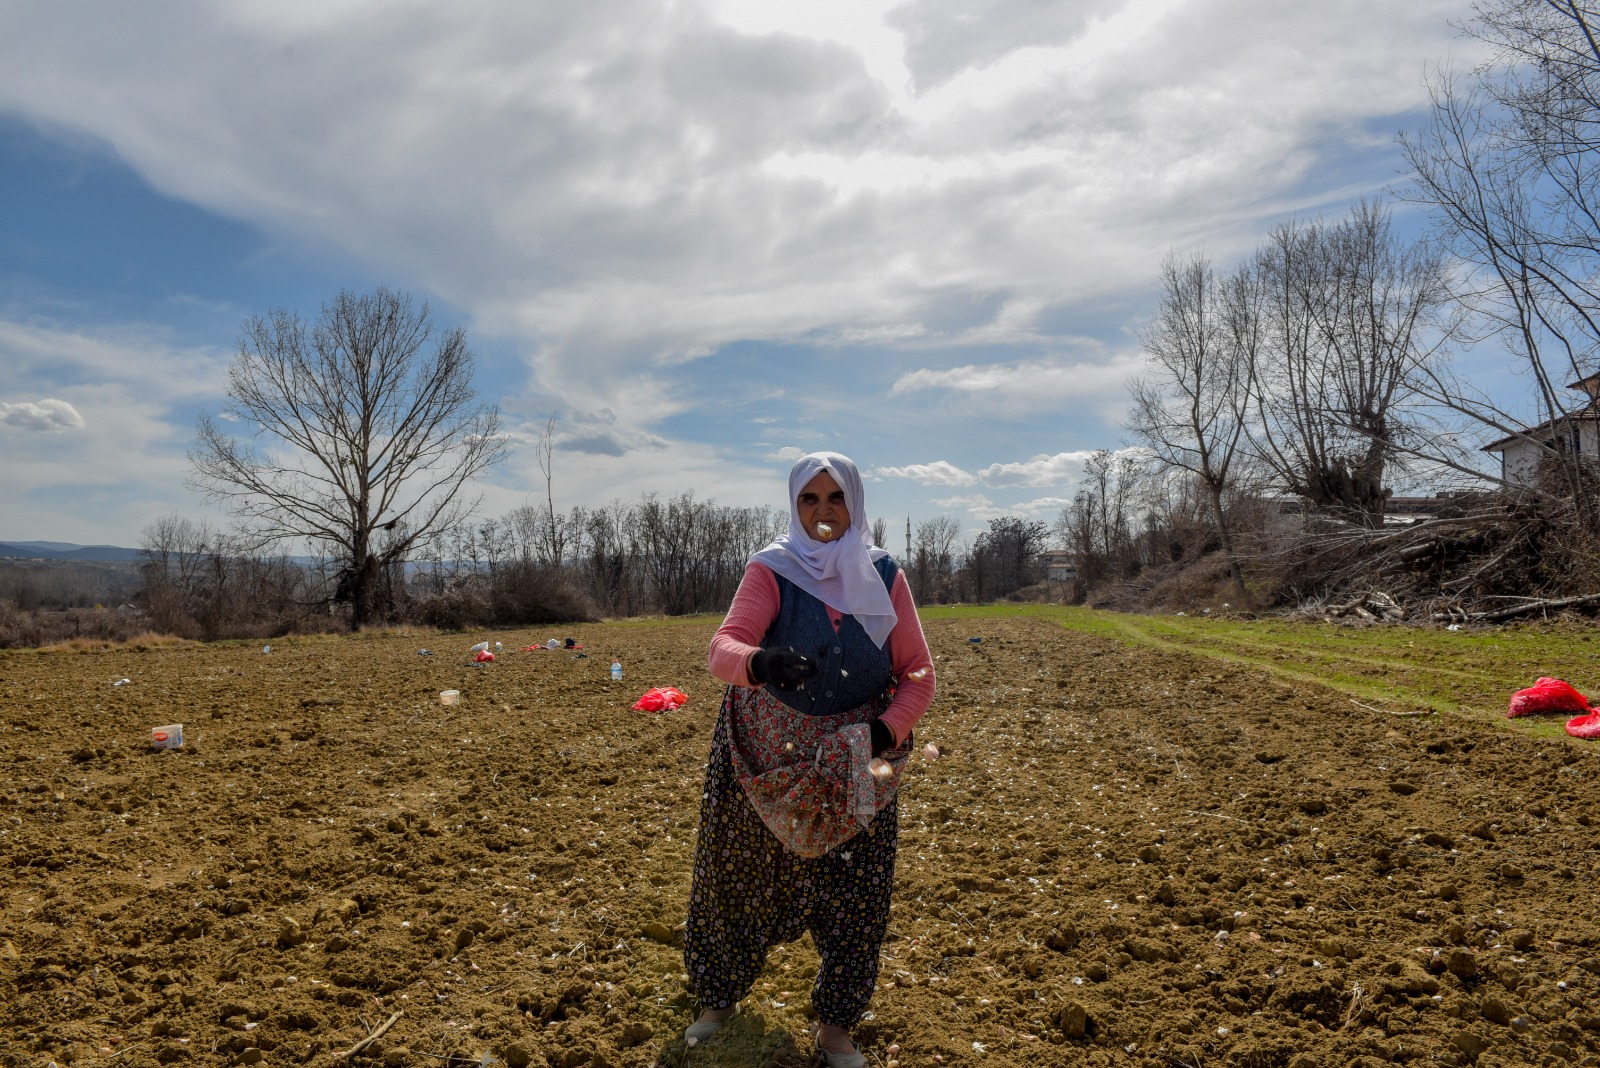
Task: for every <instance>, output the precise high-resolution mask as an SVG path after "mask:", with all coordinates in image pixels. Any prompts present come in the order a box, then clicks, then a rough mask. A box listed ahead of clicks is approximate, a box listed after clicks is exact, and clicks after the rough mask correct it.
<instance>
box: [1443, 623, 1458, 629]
mask: <svg viewBox="0 0 1600 1068" xmlns="http://www.w3.org/2000/svg"><path fill="white" fill-rule="evenodd" d="M1444 629H1445V630H1460V629H1461V624H1460V623H1452V624H1450V625H1449V626H1448V627H1446V628H1444Z"/></svg>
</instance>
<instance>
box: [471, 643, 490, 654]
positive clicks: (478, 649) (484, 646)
mask: <svg viewBox="0 0 1600 1068" xmlns="http://www.w3.org/2000/svg"><path fill="white" fill-rule="evenodd" d="M488 651H489V643H488V642H479V643H478V644H477V645H474V646H473V647H472V648H471V649H468V650H467V652H469V653H486V652H488Z"/></svg>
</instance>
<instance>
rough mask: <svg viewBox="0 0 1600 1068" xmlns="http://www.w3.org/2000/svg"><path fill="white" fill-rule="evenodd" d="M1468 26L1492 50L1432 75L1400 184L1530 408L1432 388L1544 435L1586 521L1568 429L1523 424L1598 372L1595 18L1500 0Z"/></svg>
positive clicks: (1549, 3)
mask: <svg viewBox="0 0 1600 1068" xmlns="http://www.w3.org/2000/svg"><path fill="white" fill-rule="evenodd" d="M1466 29H1467V31H1468V32H1469V33H1471V34H1473V35H1474V36H1476V37H1478V38H1479V39H1481V40H1482V41H1484V42H1486V43H1487V44H1489V45H1490V46H1491V48H1492V49H1493V57H1492V58H1491V59H1490V60H1489V61H1488V62H1487V63H1485V64H1484V65H1482V66H1481V67H1479V68H1478V69H1477V70H1475V71H1473V72H1472V75H1471V77H1470V78H1468V79H1460V78H1457V77H1454V76H1451V75H1448V74H1445V75H1440V76H1439V77H1437V78H1435V79H1434V81H1433V84H1432V85H1431V86H1430V88H1431V91H1432V99H1433V114H1432V122H1431V123H1430V124H1429V125H1428V126H1427V127H1426V128H1424V129H1423V130H1422V131H1420V132H1418V133H1415V134H1411V135H1407V136H1405V137H1403V138H1402V143H1403V145H1404V147H1405V152H1406V158H1407V161H1408V162H1409V163H1410V165H1411V167H1412V169H1413V171H1414V174H1415V181H1414V185H1413V187H1412V189H1411V191H1410V192H1409V193H1408V195H1409V196H1410V197H1411V198H1412V199H1414V200H1416V201H1418V202H1421V203H1423V204H1425V205H1427V206H1428V207H1430V208H1431V209H1433V212H1434V218H1435V221H1436V225H1437V228H1438V231H1439V233H1440V234H1441V236H1442V237H1443V238H1444V239H1445V240H1446V242H1447V243H1448V244H1449V246H1450V248H1451V250H1452V251H1453V252H1454V253H1455V254H1456V255H1457V256H1459V257H1460V259H1461V260H1462V262H1463V263H1464V264H1465V265H1466V266H1467V267H1468V268H1469V271H1468V276H1467V279H1466V282H1467V284H1466V285H1464V286H1463V287H1462V288H1461V291H1460V293H1459V294H1458V296H1459V297H1460V299H1461V300H1462V301H1463V303H1464V304H1465V305H1466V306H1467V307H1468V308H1470V309H1471V310H1472V311H1473V312H1474V313H1475V315H1476V318H1477V321H1478V323H1480V324H1481V325H1482V328H1483V329H1482V333H1483V334H1484V335H1485V336H1488V337H1493V338H1496V339H1497V340H1499V341H1500V342H1502V343H1503V344H1505V345H1506V346H1507V347H1508V348H1509V349H1510V350H1511V351H1512V352H1513V353H1515V354H1516V355H1517V357H1518V359H1519V362H1521V363H1522V364H1523V365H1524V366H1525V367H1526V368H1527V370H1528V371H1529V372H1530V376H1531V378H1532V381H1533V384H1534V396H1533V398H1532V399H1533V402H1534V407H1535V414H1534V420H1521V419H1516V418H1514V417H1512V416H1511V415H1510V414H1509V412H1508V410H1507V409H1508V408H1509V407H1510V406H1509V405H1507V404H1505V403H1504V399H1503V398H1502V399H1499V400H1498V401H1497V402H1495V403H1489V402H1487V401H1486V400H1484V399H1483V398H1475V397H1471V396H1451V395H1443V396H1441V397H1440V398H1439V399H1440V400H1441V401H1443V402H1446V403H1449V404H1451V405H1452V406H1454V407H1456V408H1457V409H1459V410H1462V411H1464V412H1466V413H1467V414H1468V415H1470V416H1472V417H1473V418H1474V419H1476V420H1477V421H1478V422H1479V423H1480V424H1481V425H1482V426H1483V427H1485V428H1487V429H1488V430H1489V431H1490V432H1491V433H1493V434H1494V436H1497V437H1499V436H1508V437H1522V438H1523V440H1525V441H1527V442H1529V443H1530V444H1533V445H1537V446H1540V447H1541V448H1542V449H1543V450H1544V451H1545V458H1546V459H1545V467H1546V468H1547V469H1548V470H1550V471H1551V472H1553V473H1554V474H1555V481H1556V484H1557V485H1564V487H1565V494H1564V496H1565V497H1566V498H1567V499H1569V500H1571V501H1572V502H1573V506H1574V508H1575V509H1576V511H1577V513H1578V516H1579V518H1580V521H1581V522H1582V524H1583V525H1584V526H1585V527H1587V528H1588V529H1591V530H1593V529H1595V528H1596V527H1600V502H1597V501H1595V500H1594V498H1593V493H1592V490H1590V489H1589V488H1588V487H1589V486H1590V485H1591V484H1592V475H1587V474H1586V472H1585V470H1584V467H1585V461H1584V460H1583V458H1582V457H1580V456H1579V455H1578V454H1577V450H1575V449H1569V448H1563V446H1564V445H1565V444H1566V443H1567V435H1564V434H1562V435H1545V436H1540V437H1534V436H1531V435H1529V434H1528V433H1527V431H1528V430H1530V429H1531V427H1530V423H1531V422H1533V421H1538V422H1541V423H1544V424H1545V425H1547V426H1548V425H1550V424H1552V423H1554V422H1556V421H1558V420H1561V419H1563V418H1564V417H1565V416H1566V415H1567V413H1566V412H1565V410H1564V409H1565V407H1566V404H1565V403H1564V400H1563V396H1562V392H1563V391H1562V387H1563V385H1564V384H1565V382H1566V381H1567V380H1569V379H1578V380H1582V379H1585V378H1587V377H1589V376H1590V375H1592V374H1594V373H1595V372H1596V369H1597V356H1600V18H1597V15H1596V13H1595V12H1594V10H1593V9H1592V7H1591V6H1590V5H1588V4H1583V3H1578V2H1576V0H1497V2H1489V3H1484V4H1482V5H1480V6H1478V7H1477V8H1476V17H1475V18H1473V19H1472V20H1471V21H1470V22H1468V23H1467V24H1466ZM1528 489H1530V490H1531V491H1535V492H1537V487H1528Z"/></svg>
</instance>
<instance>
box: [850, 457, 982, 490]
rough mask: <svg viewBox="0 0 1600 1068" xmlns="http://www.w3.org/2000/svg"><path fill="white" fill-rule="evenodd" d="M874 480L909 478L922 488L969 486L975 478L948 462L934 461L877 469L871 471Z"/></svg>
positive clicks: (974, 481)
mask: <svg viewBox="0 0 1600 1068" xmlns="http://www.w3.org/2000/svg"><path fill="white" fill-rule="evenodd" d="M872 477H876V478H909V479H912V480H913V481H915V482H918V483H920V484H922V485H924V486H971V485H973V484H974V483H976V482H977V481H978V479H977V476H975V475H973V474H971V473H970V472H967V471H963V470H961V468H959V467H957V466H956V465H955V464H953V463H950V462H949V461H948V460H935V461H934V462H933V463H931V464H907V465H906V466H904V467H878V468H874V469H873V471H872Z"/></svg>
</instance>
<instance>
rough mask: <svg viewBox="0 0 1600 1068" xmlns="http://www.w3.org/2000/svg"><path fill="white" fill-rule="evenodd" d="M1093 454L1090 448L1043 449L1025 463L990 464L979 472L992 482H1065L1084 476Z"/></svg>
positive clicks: (1049, 484) (1061, 484) (1053, 483)
mask: <svg viewBox="0 0 1600 1068" xmlns="http://www.w3.org/2000/svg"><path fill="white" fill-rule="evenodd" d="M1089 456H1090V452H1089V450H1079V451H1077V452H1058V453H1055V454H1054V455H1046V454H1044V453H1040V454H1039V455H1037V456H1034V457H1032V458H1030V459H1027V460H1024V461H1022V462H1021V463H1011V464H1006V463H1000V464H990V465H989V466H988V467H985V468H984V469H983V470H982V471H979V472H978V474H980V475H982V476H983V481H984V482H985V483H987V484H988V485H991V486H1065V485H1068V484H1070V483H1073V482H1076V481H1078V480H1079V478H1081V477H1082V475H1083V461H1085V460H1087V459H1088V458H1089Z"/></svg>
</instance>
